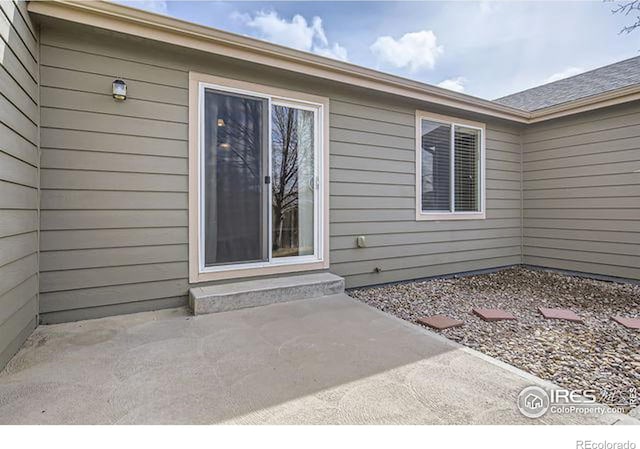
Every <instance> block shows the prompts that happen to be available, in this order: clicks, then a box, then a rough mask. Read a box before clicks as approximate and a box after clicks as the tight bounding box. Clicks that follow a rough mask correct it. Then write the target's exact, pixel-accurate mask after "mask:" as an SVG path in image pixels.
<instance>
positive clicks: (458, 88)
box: [438, 76, 467, 92]
mask: <svg viewBox="0 0 640 449" xmlns="http://www.w3.org/2000/svg"><path fill="white" fill-rule="evenodd" d="M466 83H467V79H466V78H464V77H462V76H458V77H455V78H450V79H448V80H444V81H441V82H439V83H438V87H442V88H443V89H449V90H452V91H454V92H464V85H465V84H466Z"/></svg>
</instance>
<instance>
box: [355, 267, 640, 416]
mask: <svg viewBox="0 0 640 449" xmlns="http://www.w3.org/2000/svg"><path fill="white" fill-rule="evenodd" d="M349 294H350V295H351V296H352V297H354V298H356V299H358V300H361V301H363V302H365V303H367V304H369V305H371V306H373V307H376V308H378V309H380V310H383V311H385V312H388V313H391V314H393V315H396V316H398V317H400V318H403V319H405V320H407V321H411V322H413V323H416V322H417V320H418V318H421V317H425V316H432V315H439V314H442V315H446V316H448V317H450V318H453V319H456V320H462V321H463V322H464V324H463V325H462V326H459V327H452V328H449V329H443V330H437V331H436V330H434V331H435V332H439V333H441V334H442V335H444V336H446V337H447V338H450V339H451V340H455V341H457V342H459V343H461V344H463V345H466V346H468V347H471V348H473V349H476V350H478V351H481V352H483V353H485V354H487V355H490V356H492V357H495V358H497V359H500V360H502V361H504V362H506V363H509V364H511V365H513V366H516V367H518V368H520V369H523V370H525V371H527V372H529V373H531V374H534V375H536V376H538V377H541V378H543V379H546V380H549V381H551V382H554V383H555V384H557V385H559V386H561V387H563V388H567V389H581V390H595V391H596V396H597V399H598V401H599V402H601V403H605V404H609V405H615V406H618V407H623V408H624V409H625V410H630V409H632V408H633V407H637V406H638V405H640V331H639V330H634V329H628V328H625V327H624V326H622V325H621V324H619V323H617V322H615V321H613V320H612V317H613V316H623V317H636V318H637V317H640V285H637V284H619V283H613V282H604V281H597V280H593V279H587V278H580V277H572V276H567V275H563V274H559V273H555V272H549V271H538V270H530V269H525V268H513V269H506V270H502V271H499V272H496V273H490V274H482V275H475V276H465V277H456V278H450V279H435V280H427V281H414V282H408V283H399V284H391V285H384V286H379V287H369V288H360V289H352V290H350V291H349ZM474 307H475V308H499V309H504V310H506V311H509V312H511V313H512V314H513V315H515V316H516V318H517V320H515V321H495V322H488V321H483V320H482V319H481V318H479V317H478V316H475V315H474V314H472V313H471V310H472V309H473V308H474ZM539 307H546V308H565V309H570V310H572V311H574V312H575V313H576V314H577V315H578V316H579V317H580V318H582V320H583V322H582V323H576V322H570V321H563V320H548V319H545V318H544V317H543V316H542V315H541V313H540V312H539V310H538V308H539Z"/></svg>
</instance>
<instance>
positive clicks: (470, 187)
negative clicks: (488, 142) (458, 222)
mask: <svg viewBox="0 0 640 449" xmlns="http://www.w3.org/2000/svg"><path fill="white" fill-rule="evenodd" d="M454 153H455V157H454V190H453V191H454V205H455V211H456V212H477V211H479V210H480V205H479V198H480V195H479V178H480V176H479V174H480V164H479V161H480V131H479V130H477V129H473V128H466V127H463V126H456V127H455V129H454Z"/></svg>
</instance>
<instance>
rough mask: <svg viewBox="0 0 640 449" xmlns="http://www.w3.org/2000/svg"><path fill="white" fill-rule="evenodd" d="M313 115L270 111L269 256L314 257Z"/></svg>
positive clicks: (276, 107)
mask: <svg viewBox="0 0 640 449" xmlns="http://www.w3.org/2000/svg"><path fill="white" fill-rule="evenodd" d="M315 114H316V112H315V111H313V110H308V109H300V108H295V107H293V106H286V105H273V106H272V108H271V173H272V186H271V208H272V211H271V222H272V223H271V255H272V257H273V258H281V257H295V256H309V255H313V254H314V253H315V209H316V207H315V202H316V199H315V191H316V185H315V182H316V177H315V146H316V145H315V142H316V130H315Z"/></svg>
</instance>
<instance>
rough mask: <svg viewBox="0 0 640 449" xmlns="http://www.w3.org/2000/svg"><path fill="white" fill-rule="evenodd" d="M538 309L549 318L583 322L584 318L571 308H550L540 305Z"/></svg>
mask: <svg viewBox="0 0 640 449" xmlns="http://www.w3.org/2000/svg"><path fill="white" fill-rule="evenodd" d="M538 310H539V311H540V313H541V314H542V316H543V317H545V318H546V319H547V320H567V321H574V322H576V323H582V318H580V317H579V316H578V315H576V314H575V312H573V311H571V310H569V309H548V308H545V307H538Z"/></svg>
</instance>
